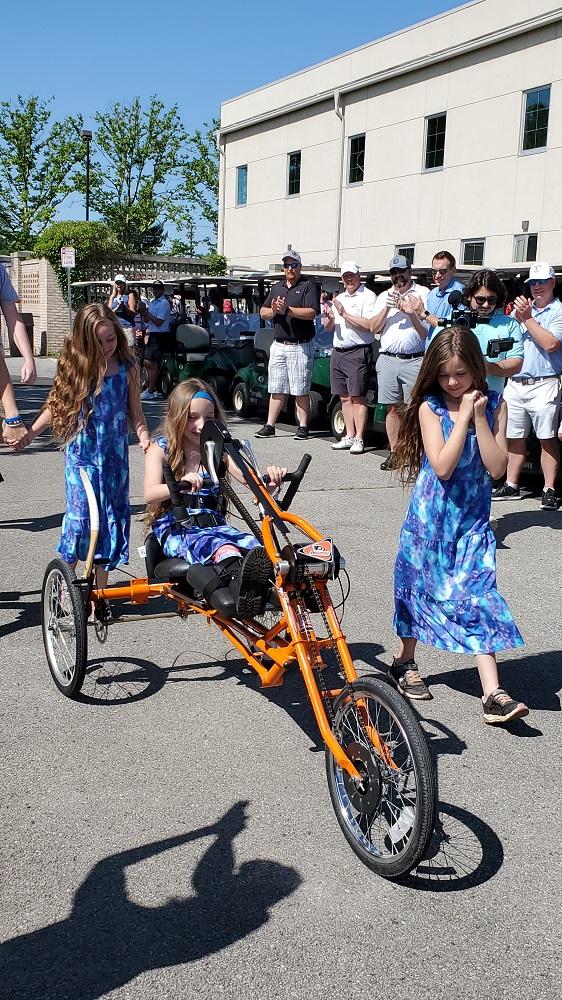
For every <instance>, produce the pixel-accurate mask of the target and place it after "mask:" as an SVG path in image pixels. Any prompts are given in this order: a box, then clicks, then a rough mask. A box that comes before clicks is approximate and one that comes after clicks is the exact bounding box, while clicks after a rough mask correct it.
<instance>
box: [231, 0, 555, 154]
mask: <svg viewBox="0 0 562 1000" xmlns="http://www.w3.org/2000/svg"><path fill="white" fill-rule="evenodd" d="M481 2H482V0H471V3H467V4H463V6H462V7H455V8H453V10H451V11H447V12H445V14H438V15H437V16H436V17H432V18H428V20H427V21H420V22H418V23H417V24H414V25H411V26H410V27H409V28H404V29H402V31H401V32H394V35H399V34H403V33H405V32H406V31H411V30H413V29H415V28H418V27H420V25H423V24H428V23H430V22H431V21H435V20H437V18H439V17H445V16H447V15H449V14H452V13H455V12H456V11H458V10H462V9H463V7H464V8H466V7H472V6H475V5H476V4H478V3H481ZM560 20H562V6H559V7H557V8H556V10H554V11H548V12H547V13H545V14H538V15H537V16H536V17H532V18H527V19H526V20H524V21H518V22H517V23H516V24H511V25H508V26H504V27H502V28H498V29H496V30H495V31H491V32H489V34H487V35H479V36H478V37H477V38H472V39H470V40H469V41H466V42H461V43H460V45H453V46H451V47H450V48H447V49H441V50H440V51H438V52H433V53H431V54H430V55H427V56H420V57H418V58H417V59H411V60H410V61H409V62H404V63H400V64H399V65H397V66H391V67H389V68H388V69H385V70H381V71H379V72H378V73H371V74H369V75H368V76H364V77H361V78H360V79H359V80H353V81H352V82H351V83H347V84H344V85H343V86H341V87H335V88H332V89H330V90H324V91H321V92H319V93H317V94H311V95H310V96H309V97H305V98H302V99H301V100H299V101H293V102H292V103H290V104H284V105H282V106H281V107H278V108H273V109H272V110H271V111H266V112H264V113H263V114H261V115H253V116H252V117H250V118H245V119H243V120H241V121H239V122H234V123H233V124H232V125H226V126H225V127H224V128H220V129H219V133H218V136H219V141H220V139H221V137H222V136H225V135H230V134H232V133H233V132H239V131H240V130H241V129H245V128H250V127H251V126H252V125H257V124H259V123H260V122H265V121H271V120H273V119H275V118H280V117H282V116H283V115H286V114H291V113H292V112H295V111H300V110H302V109H303V108H308V107H311V106H312V105H314V104H321V103H322V102H324V101H332V100H334V98H336V97H338V96H341V95H344V94H351V93H353V92H354V91H356V90H362V89H364V88H365V87H370V86H373V85H374V84H376V83H382V82H383V81H384V80H392V79H394V78H395V77H398V76H404V75H405V74H406V73H413V72H415V71H416V70H420V69H424V68H426V67H427V66H433V65H436V64H438V63H442V62H449V61H450V60H452V59H455V58H457V57H458V56H462V55H466V54H467V53H469V52H475V51H476V50H477V49H483V48H487V47H489V46H490V45H496V44H497V43H498V42H503V41H506V40H507V39H509V38H516V37H517V36H518V35H523V34H526V33H527V32H530V31H536V30H538V29H539V28H544V27H546V26H548V25H549V24H553V23H555V22H556V21H560ZM392 37H393V35H385V36H384V38H378V39H376V40H375V42H374V43H373V42H369V43H367V45H362V46H360V47H359V48H360V49H362V48H367V47H368V45H373V44H378V43H379V42H382V41H384V40H385V39H386V38H392ZM356 51H359V50H358V49H350V52H356ZM348 54H349V53H347V52H343V53H341V55H340V56H333V57H332V59H327V60H325V62H326V63H329V62H334V61H335V60H336V59H340V58H341V56H343V55H348ZM316 65H317V66H322V65H324V64H323V63H317V64H316ZM314 68H316V67H315V66H314V67H312V66H311V67H306V68H305V69H304V70H300V71H299V72H297V73H292V74H291V76H288V77H282V78H281V80H275V81H274V82H273V83H271V84H267V85H266V86H267V87H270V86H273V85H274V84H277V83H281V82H283V80H290V79H292V78H294V77H296V76H300V75H301V74H302V73H303V72H306V71H307V70H308V69H314ZM264 89H265V88H264V87H258V88H256V90H252V91H248V95H251V94H253V93H257V92H258V91H259V90H264ZM248 95H247V94H241V95H240V97H246V96H248ZM238 99H239V98H231V100H238ZM223 103H224V104H227V103H229V102H228V101H224V102H223Z"/></svg>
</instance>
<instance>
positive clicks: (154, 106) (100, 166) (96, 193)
mask: <svg viewBox="0 0 562 1000" xmlns="http://www.w3.org/2000/svg"><path fill="white" fill-rule="evenodd" d="M177 110H178V109H177V106H176V105H174V107H173V108H170V110H168V111H166V109H165V107H164V105H163V104H162V102H161V101H159V100H158V99H157V98H156V97H151V98H150V105H149V107H148V108H147V109H146V110H145V109H143V107H142V105H141V102H140V99H139V98H138V97H137V98H135V100H134V101H133V102H132V104H130V105H125V104H120V103H119V102H117V103H115V104H114V105H113V107H112V108H111V110H110V112H109V114H107V115H102V114H97V115H96V118H95V120H96V122H97V125H98V128H97V132H96V136H95V143H96V148H97V150H98V152H99V153H100V154H101V160H97V159H95V160H94V162H93V163H92V166H91V171H90V178H91V195H90V200H91V204H92V207H93V208H94V209H95V210H96V211H97V212H98V213H99V215H100V216H101V218H102V219H103V220H104V222H106V223H107V225H108V226H109V227H110V228H111V229H112V231H113V232H114V233H115V234H116V236H117V238H118V240H119V243H120V245H121V247H122V249H123V250H125V251H127V252H129V253H145V252H146V251H147V249H149V248H150V250H151V251H152V252H154V250H155V249H157V247H158V246H159V245H160V244H161V243H162V242H163V240H164V238H165V232H164V228H163V226H164V224H165V222H167V221H169V220H171V219H175V215H176V209H177V206H178V205H179V204H180V203H181V201H182V193H181V190H180V184H179V180H178V164H179V163H180V160H181V155H180V153H181V148H182V145H183V143H184V141H185V138H186V133H185V129H184V127H183V125H182V123H181V121H180V119H179V117H178V113H177Z"/></svg>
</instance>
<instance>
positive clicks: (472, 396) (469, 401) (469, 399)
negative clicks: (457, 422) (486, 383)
mask: <svg viewBox="0 0 562 1000" xmlns="http://www.w3.org/2000/svg"><path fill="white" fill-rule="evenodd" d="M480 395H481V393H480V392H479V391H478V389H472V390H471V392H465V393H463V397H462V399H461V405H460V406H459V416H461V417H466V418H467V419H468V420H472V418H473V416H474V404H475V402H476V400H477V399H478V397H479V396H480Z"/></svg>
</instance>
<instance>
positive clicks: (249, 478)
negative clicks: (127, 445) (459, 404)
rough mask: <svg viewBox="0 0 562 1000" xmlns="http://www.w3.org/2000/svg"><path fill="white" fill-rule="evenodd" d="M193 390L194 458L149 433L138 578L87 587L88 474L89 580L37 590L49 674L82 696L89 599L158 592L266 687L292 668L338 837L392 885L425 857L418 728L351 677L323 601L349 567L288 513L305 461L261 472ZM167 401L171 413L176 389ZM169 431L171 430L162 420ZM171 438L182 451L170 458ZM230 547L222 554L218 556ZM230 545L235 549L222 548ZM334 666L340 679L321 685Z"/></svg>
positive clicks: (428, 821)
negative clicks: (143, 568)
mask: <svg viewBox="0 0 562 1000" xmlns="http://www.w3.org/2000/svg"><path fill="white" fill-rule="evenodd" d="M184 385H185V383H184ZM197 385H198V388H197V389H196V391H193V392H192V395H193V397H195V396H196V395H197V394H198V393H203V395H202V396H201V395H199V396H198V401H197V400H195V399H194V401H193V404H194V405H193V412H192V417H194V416H195V415H196V413H197V412H198V411H199V409H201V407H200V406H198V405H197V402H199V403H205V404H208V405H207V411H206V419H205V420H204V421H200V425H201V426H200V428H199V429H198V430H197V429H196V433H197V438H198V441H199V454H198V456H196V455H195V454H194V453H190V454H191V457H189V456H188V455H186V454H185V451H184V446H185V444H186V443H187V444H189V441H187V442H186V441H185V436H184V434H181V435H179V434H177V435H176V440H175V442H174V440H172V439H173V437H174V435H173V434H169V436H168V437H167V438H165V437H161V438H157V443H156V444H153V445H151V448H150V449H149V453H148V456H147V475H146V480H145V489H146V492H147V496H148V499H149V501H150V504H149V515H148V516H149V520H150V522H151V523H152V525H153V526H154V528H155V531H153V532H151V533H150V534H149V536H148V538H147V540H146V564H147V576H146V578H142V579H133V580H131V581H128V582H126V583H118V584H115V585H112V586H107V587H103V588H96V587H95V584H94V574H93V566H94V553H95V546H96V524H97V521H96V515H97V511H96V508H95V500H94V494H93V492H92V491H91V489H90V490H88V486H89V484H88V482H87V477H83V479H84V488H85V489H86V491H87V492H88V496H89V500H90V506H91V525H92V537H91V541H90V551H89V554H88V559H87V560H86V565H85V572H84V576H83V578H82V579H81V580H77V579H76V578H75V576H74V573H73V572H72V570H71V569H70V568H69V567H68V565H67V564H66V563H64V562H62V561H61V560H58V559H56V560H54V561H53V562H52V563H51V564H50V566H49V567H48V568H47V572H46V574H45V579H44V583H43V595H42V625H43V637H44V642H45V648H46V652H47V658H48V661H49V667H50V670H51V673H52V676H53V679H54V681H55V683H56V684H57V686H58V688H59V689H60V690H61V691H62V692H63V693H64V694H65V695H67V696H68V697H77V695H78V694H79V692H80V688H81V685H82V683H83V680H84V677H85V672H86V665H87V624H88V623H87V611H88V608H89V606H90V602H92V601H93V602H94V604H96V603H97V602H99V601H102V600H103V601H111V602H112V606H113V608H114V609H115V607H116V602H118V601H127V602H129V603H130V604H132V605H144V604H147V603H148V602H149V601H150V599H152V598H155V597H165V598H167V599H169V600H170V601H172V602H174V604H175V612H174V613H175V614H177V615H179V616H180V617H182V618H185V617H187V616H189V615H193V614H198V615H201V616H202V617H203V618H205V619H206V620H207V621H208V622H209V623H210V624H214V625H215V626H216V627H217V628H218V629H219V630H220V631H221V633H222V634H223V635H224V636H225V637H226V638H227V639H228V640H229V642H230V643H231V644H232V645H233V646H234V648H235V649H236V650H238V652H239V653H240V654H241V656H242V657H243V658H244V660H245V661H246V663H247V664H248V665H249V666H250V667H251V668H252V669H253V670H254V671H255V673H256V674H257V675H258V677H259V679H260V681H261V684H262V685H263V686H264V687H274V686H278V685H280V684H281V683H282V682H283V677H284V674H285V672H286V670H287V669H289V668H290V667H291V666H293V665H296V666H298V668H299V670H300V672H301V675H302V678H303V680H304V684H305V687H306V690H307V693H308V696H309V699H310V703H311V706H312V710H313V712H314V715H315V718H316V721H317V724H318V727H319V730H320V733H321V735H322V738H323V740H324V743H325V747H326V775H327V780H328V787H329V791H330V796H331V799H332V804H333V807H334V810H335V812H336V816H337V819H338V822H339V824H340V826H341V828H342V830H343V833H344V835H345V837H346V839H347V841H348V842H349V844H350V846H351V847H352V849H353V850H354V851H355V853H356V854H357V855H358V857H359V858H360V859H361V861H362V862H363V863H364V864H366V865H367V866H368V867H369V868H371V869H372V870H373V871H375V872H377V873H378V874H380V875H382V876H384V877H386V878H397V877H399V876H401V875H404V874H406V873H407V872H409V871H411V870H412V868H414V867H415V866H416V865H417V864H418V862H419V861H420V860H421V858H422V857H423V856H424V854H425V852H426V850H427V848H428V845H429V842H430V840H431V836H432V832H433V826H434V820H435V809H436V780H435V774H434V769H433V764H432V761H431V757H430V754H429V750H428V748H427V744H426V741H425V738H424V735H423V732H422V730H421V727H420V725H419V723H418V721H417V718H416V716H415V714H414V712H413V711H412V709H411V707H410V706H409V705H408V704H407V703H406V702H405V701H404V700H403V698H402V697H401V696H400V695H399V694H398V693H397V692H396V691H394V690H393V689H392V688H391V687H390V686H389V685H388V684H387V683H386V682H385V681H384V680H381V679H379V678H377V677H374V676H362V677H359V676H358V674H357V672H356V670H355V667H354V664H353V661H352V658H351V655H350V652H349V648H348V646H347V641H346V638H345V635H344V633H343V632H342V629H341V625H340V621H339V619H338V615H337V613H336V610H335V608H334V605H333V603H332V599H331V596H330V592H329V583H330V582H331V581H336V580H338V578H339V576H340V573H343V572H344V569H343V567H344V560H343V559H342V558H341V556H340V554H339V551H338V549H337V548H336V546H335V544H334V543H333V541H332V540H331V539H330V538H326V537H324V536H323V535H322V534H321V532H319V531H318V530H317V529H316V528H315V527H314V526H313V525H312V524H310V523H309V522H308V521H306V520H305V519H304V518H302V517H300V516H299V515H297V514H293V513H291V512H290V511H289V509H288V508H289V506H290V504H291V501H292V500H293V499H294V496H295V494H296V492H297V490H298V487H299V484H300V482H301V480H302V478H303V476H304V473H305V471H306V468H307V467H308V464H309V462H310V456H304V458H303V460H302V461H301V464H300V466H299V468H298V469H297V471H296V472H292V473H285V471H284V470H281V469H278V468H276V467H272V468H271V469H270V470H269V473H268V475H266V476H261V475H260V472H259V469H258V465H257V461H256V459H255V456H254V454H253V452H252V450H251V447H250V445H249V443H248V442H245V441H243V442H240V441H237V440H234V439H233V438H232V437H231V435H230V433H229V431H228V430H227V428H226V426H225V424H224V423H223V422H222V420H220V419H217V418H218V417H220V415H221V414H220V409H219V404H218V401H217V400H216V397H215V396H214V394H213V393H212V390H210V388H209V387H208V386H204V385H203V386H201V384H200V383H198V384H197ZM181 388H182V387H181V386H179V387H178V389H180V390H181ZM183 391H184V392H185V390H183ZM174 392H177V390H174ZM209 404H210V405H209ZM168 406H169V412H170V410H171V411H172V413H173V407H174V393H172V396H171V397H170V400H169V403H168ZM195 422H197V421H195ZM165 427H167V428H168V431H169V427H170V425H169V423H168V424H166V425H165ZM178 441H180V442H183V443H182V444H181V445H179V446H178V451H177V452H176V453H175V454H174V443H175V444H176V445H178ZM150 452H152V457H151V455H150ZM182 453H183V458H182ZM197 459H198V465H197V468H196V469H194V468H193V463H194V462H195V461H196V460H197ZM231 477H232V478H234V479H236V480H238V481H239V482H240V483H243V484H244V485H245V486H246V487H247V489H248V490H249V491H250V494H251V497H252V500H253V501H254V503H255V510H252V511H249V510H248V509H247V507H246V504H245V503H244V500H243V498H242V497H241V495H240V493H239V492H235V490H234V489H233V487H232V484H231ZM162 479H164V480H165V484H164V483H163V482H162ZM281 481H283V482H286V483H287V484H288V485H287V489H286V491H285V493H284V496H283V497H279V498H275V497H274V496H273V495H272V493H271V492H270V491H271V490H272V489H274V488H277V487H278V486H279V485H280V482H281ZM186 487H187V493H186ZM226 501H228V504H229V505H231V507H232V508H234V509H235V510H236V511H237V513H238V515H239V516H240V517H241V518H242V519H243V520H244V522H245V524H246V526H247V528H248V533H242V532H236V531H235V529H233V528H230V532H232V533H230V532H228V531H227V532H226V534H225V535H224V534H221V532H224V530H225V528H228V526H227V525H226V520H225V517H224V506H223V505H224V503H225V502H226ZM203 515H206V518H207V519H209V520H206V518H205V517H204V516H203ZM211 515H212V517H211ZM211 522H214V523H211ZM299 536H300V537H299ZM225 546H226V548H227V554H226V556H225V557H224V558H220V556H221V548H222V549H224V547H225ZM229 547H232V548H233V549H234V551H233V552H231V553H228V548H229ZM217 554H218V555H219V560H218V562H217V561H213V557H214V556H216V555H217ZM222 555H223V556H224V552H223V553H222ZM342 593H343V588H342ZM266 606H267V609H268V614H267V616H264V615H263V614H262V612H263V611H264V610H265V608H266ZM134 617H135V616H132V615H130V614H128V615H126V616H118V615H117V614H114V615H113V616H112V617H111V618H110V619H109V620H108V621H105V622H103V623H100V622H99V620H96V619H94V621H93V622H92V624H93V626H94V627H95V628H96V632H97V634H98V638H101V639H102V640H103V639H105V637H106V636H107V629H108V628H109V627H111V628H113V627H114V626H115V625H117V624H119V622H120V621H121V620H126V621H128V622H130V621H131V620H132V618H134ZM138 617H139V618H142V620H143V621H146V620H147V618H150V617H152V616H151V615H150V614H139V615H138ZM154 617H161V613H159V614H157V615H155V616H154ZM334 666H335V667H336V669H337V672H338V677H339V679H338V681H337V684H336V686H329V685H328V680H327V678H328V675H329V671H330V669H331V668H333V667H334Z"/></svg>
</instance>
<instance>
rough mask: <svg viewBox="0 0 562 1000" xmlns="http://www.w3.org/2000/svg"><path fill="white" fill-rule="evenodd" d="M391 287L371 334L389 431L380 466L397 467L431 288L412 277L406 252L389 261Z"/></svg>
mask: <svg viewBox="0 0 562 1000" xmlns="http://www.w3.org/2000/svg"><path fill="white" fill-rule="evenodd" d="M388 269H389V271H390V280H391V282H392V287H391V288H389V289H387V291H385V292H382V293H381V295H379V297H378V299H377V311H376V314H375V316H374V317H373V319H372V320H371V333H374V334H379V335H380V341H381V346H380V351H379V356H378V359H377V380H378V402H379V403H384V404H386V408H387V409H386V433H387V435H388V442H389V444H390V455H389V456H388V458H386V459H385V460H384V462H383V463H382V464H381V469H382V470H383V471H386V470H387V469H393V468H394V449H395V447H396V442H397V441H398V432H399V430H400V407H401V405H402V403H407V402H408V401H409V399H410V395H411V392H412V389H413V387H414V383H415V381H416V379H417V377H418V372H419V370H420V368H421V363H422V359H423V355H424V350H425V339H426V337H427V334H428V331H429V323H428V322H427V321H425V320H424V319H422V317H423V316H424V314H425V310H426V301H427V296H428V294H429V289H427V288H425V287H424V286H423V285H418V284H417V283H416V282H415V281H414V280H413V279H412V270H411V267H410V263H409V261H408V259H407V258H406V257H404V255H403V254H397V255H396V256H395V257H392V259H391V260H390V262H389V265H388Z"/></svg>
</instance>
